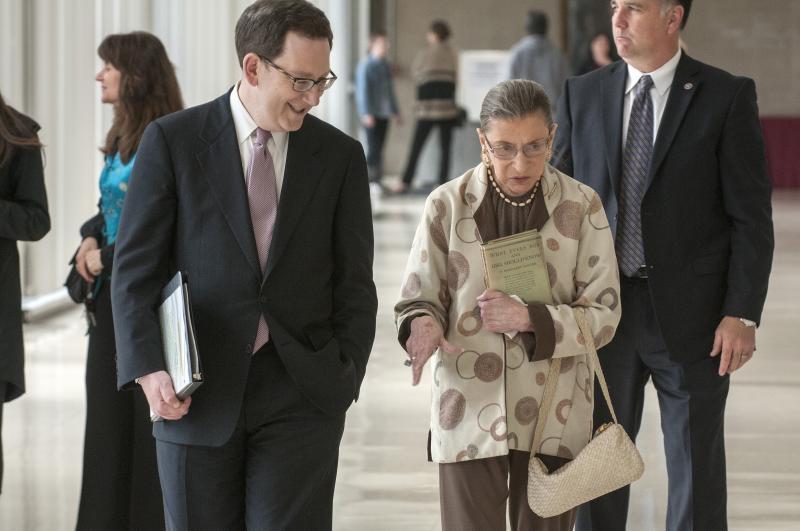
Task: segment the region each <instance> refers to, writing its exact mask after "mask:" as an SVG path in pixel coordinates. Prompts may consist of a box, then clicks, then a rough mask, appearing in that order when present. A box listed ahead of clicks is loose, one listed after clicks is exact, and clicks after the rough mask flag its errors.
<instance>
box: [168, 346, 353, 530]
mask: <svg viewBox="0 0 800 531" xmlns="http://www.w3.org/2000/svg"><path fill="white" fill-rule="evenodd" d="M189 414H190V415H191V410H190V411H189ZM344 419H345V415H344V413H342V414H340V415H338V416H334V417H331V416H328V415H326V414H325V413H323V412H322V411H320V410H319V409H317V408H316V407H315V406H314V405H313V404H311V402H309V401H308V399H306V398H305V397H304V396H303V395H302V394H301V393H300V390H299V389H298V388H297V385H296V384H295V383H294V381H293V380H292V377H291V376H290V375H289V374H288V373H287V372H286V368H285V367H284V365H283V362H282V361H281V359H280V357H279V356H278V353H277V352H276V351H275V348H274V347H273V346H272V344H271V343H268V344H267V345H265V346H264V347H262V348H261V349H260V350H259V351H258V352H257V353H255V354H254V355H253V357H252V360H251V362H250V372H249V374H248V377H247V388H246V389H245V392H244V400H243V403H242V410H241V415H240V417H239V421H238V423H237V425H236V427H235V428H234V432H233V434H232V435H231V438H230V440H228V441H227V442H226V443H225V444H223V445H222V446H219V447H208V446H189V445H182V444H174V443H170V442H165V441H158V442H157V450H158V467H159V473H160V476H161V485H162V488H163V491H164V510H165V512H166V519H167V527H168V528H169V529H170V530H173V531H203V530H209V531H212V530H213V531H217V530H220V529H224V530H226V531H228V530H243V529H247V530H248V531H255V530H262V529H263V530H278V529H280V530H282V531H287V530H298V531H307V530H309V531H310V530H314V531H324V530H326V529H331V527H332V518H333V488H334V485H335V483H336V470H337V465H338V460H339V442H340V441H341V438H342V432H343V430H344Z"/></svg>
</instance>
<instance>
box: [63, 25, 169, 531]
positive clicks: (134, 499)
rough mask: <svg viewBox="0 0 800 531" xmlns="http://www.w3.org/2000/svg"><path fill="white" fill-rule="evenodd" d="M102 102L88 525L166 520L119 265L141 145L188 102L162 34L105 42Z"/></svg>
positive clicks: (92, 264)
mask: <svg viewBox="0 0 800 531" xmlns="http://www.w3.org/2000/svg"><path fill="white" fill-rule="evenodd" d="M97 53H98V55H99V56H100V58H101V59H102V60H103V62H104V66H103V68H102V70H100V72H98V73H97V76H96V78H95V79H96V80H97V81H98V82H99V83H100V84H101V89H102V92H101V101H102V102H103V103H108V104H111V105H113V106H114V121H113V123H112V125H111V129H110V130H109V131H108V135H107V136H106V142H105V145H104V146H103V147H102V148H101V151H102V152H103V154H104V155H105V165H104V167H103V170H102V172H101V174H100V205H99V206H100V211H99V212H98V213H97V214H96V215H95V216H94V217H92V218H91V219H89V220H88V221H87V222H86V223H84V224H83V226H82V227H81V238H82V242H81V246H80V248H79V249H78V253H77V255H76V257H75V262H76V268H77V270H78V273H80V275H81V276H82V277H83V278H84V279H85V280H86V281H87V282H90V283H91V284H92V295H93V298H92V299H91V300H92V304H90V305H87V312H89V313H91V316H92V318H91V319H90V323H91V324H90V326H89V352H88V355H87V360H86V434H85V440H84V451H83V484H82V488H81V499H80V507H79V509H78V525H77V529H78V530H79V531H85V530H95V529H97V530H106V529H142V530H148V531H150V530H155V529H164V512H163V505H162V501H161V488H160V485H159V481H158V469H157V465H156V451H155V441H154V440H153V437H152V434H151V430H152V427H151V424H150V421H149V420H148V419H149V414H148V406H147V401H146V400H145V398H144V395H143V394H142V392H141V390H139V389H136V390H134V391H133V392H127V391H126V392H118V391H117V386H116V378H117V377H116V375H117V365H116V351H117V349H116V344H115V341H114V323H113V318H112V313H111V295H110V288H111V266H112V264H113V260H114V244H115V242H116V237H117V227H118V224H119V218H120V214H121V213H122V208H123V205H124V202H125V195H126V192H127V189H128V178H129V177H130V174H131V170H132V168H133V163H134V160H135V158H136V149H137V147H138V145H139V140H140V139H141V137H142V134H143V133H144V129H145V127H147V125H148V124H149V123H150V122H151V121H153V120H154V119H156V118H158V117H160V116H164V115H166V114H169V113H171V112H174V111H178V110H180V109H182V108H183V99H182V98H181V93H180V89H179V87H178V81H177V79H176V77H175V70H174V68H173V66H172V64H171V63H170V61H169V58H168V57H167V52H166V50H165V49H164V45H163V44H162V43H161V41H159V40H158V38H156V37H155V36H153V35H151V34H149V33H145V32H133V33H127V34H116V35H109V36H107V37H106V38H105V39H104V40H103V42H102V43H100V46H99V47H98V49H97Z"/></svg>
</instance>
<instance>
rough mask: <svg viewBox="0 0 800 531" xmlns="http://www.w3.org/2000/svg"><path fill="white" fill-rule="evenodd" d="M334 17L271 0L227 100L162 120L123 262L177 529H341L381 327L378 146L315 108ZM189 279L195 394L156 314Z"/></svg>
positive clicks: (256, 10) (130, 342)
mask: <svg viewBox="0 0 800 531" xmlns="http://www.w3.org/2000/svg"><path fill="white" fill-rule="evenodd" d="M331 42H332V34H331V30H330V25H329V23H328V20H327V18H326V17H325V15H324V13H322V11H320V10H319V9H317V8H316V7H314V6H313V5H311V4H310V3H308V2H305V1H303V0H260V1H258V2H256V3H254V4H253V5H251V6H249V7H248V8H247V9H246V10H245V11H244V13H243V14H242V16H241V18H240V19H239V22H238V23H237V26H236V48H237V53H238V57H239V61H240V63H241V66H242V77H241V80H240V81H239V83H237V85H236V86H235V87H234V88H233V89H232V90H231V91H230V92H228V93H227V94H225V95H223V96H221V97H220V98H218V99H216V100H214V101H211V102H209V103H206V104H204V105H200V106H198V107H195V108H192V109H188V110H185V111H182V112H178V113H175V114H172V115H169V116H167V117H164V118H162V119H159V120H156V121H155V122H153V123H152V124H151V125H150V126H149V127H148V128H147V130H146V131H145V134H144V137H143V138H142V141H141V144H140V146H139V151H138V153H137V160H136V165H135V167H134V170H133V174H132V176H131V180H130V185H129V190H128V196H127V198H126V203H125V209H124V212H123V214H122V220H121V223H120V230H119V235H118V238H117V247H116V258H115V261H114V273H113V275H112V278H113V279H114V280H113V288H112V289H113V309H114V320H115V327H116V331H117V348H118V371H119V376H118V384H119V386H120V388H124V387H129V386H131V385H133V383H134V381H136V382H138V384H139V385H141V386H142V388H143V389H144V392H145V394H146V395H147V399H148V402H149V403H150V406H151V408H152V409H153V410H154V411H155V412H156V413H158V414H159V415H161V416H162V417H164V418H165V419H168V420H166V421H165V422H159V423H157V424H156V425H155V427H154V435H155V437H156V439H157V451H158V464H159V474H160V478H161V484H162V489H163V492H164V507H165V513H166V520H167V525H168V527H169V528H170V529H176V530H188V529H192V530H194V529H244V528H247V529H315V530H316V529H330V527H331V519H332V498H333V488H334V484H335V480H336V470H337V461H338V448H339V442H340V440H341V436H342V431H343V429H344V420H345V411H346V410H347V408H348V406H349V405H350V404H351V402H352V401H353V400H354V399H355V398H357V396H358V390H359V386H360V384H361V381H362V379H363V377H364V372H365V368H366V364H367V358H368V356H369V353H370V349H371V347H372V341H373V338H374V333H375V314H376V308H377V301H376V295H375V286H374V284H373V282H372V252H373V235H372V223H371V214H370V203H369V187H368V181H367V168H366V162H365V159H364V152H363V150H362V148H361V146H360V145H359V144H358V142H356V141H354V140H352V139H351V138H350V137H348V136H347V135H345V134H344V133H342V132H340V131H338V130H337V129H335V128H333V127H332V126H330V125H328V124H326V123H324V122H322V121H320V120H319V119H317V118H315V117H313V116H308V115H307V114H308V111H309V110H311V108H312V107H314V106H316V105H317V104H318V103H319V100H320V97H321V96H322V94H323V92H324V91H325V89H327V88H328V87H329V86H330V85H331V84H332V83H333V81H334V80H335V75H334V74H333V73H332V72H331V71H330V63H329V59H330V49H331ZM177 270H180V271H183V272H185V273H186V274H187V276H188V281H189V289H190V291H191V297H192V311H193V314H194V319H195V325H196V330H197V336H198V350H199V353H200V357H201V361H202V364H203V376H204V379H205V383H204V384H203V385H202V386H201V387H200V388H199V389H198V390H197V391H196V392H195V394H194V395H193V396H192V397H191V399H189V398H187V399H185V400H183V401H181V400H179V399H178V398H177V397H176V396H175V393H174V390H173V388H172V384H171V381H170V379H169V376H168V375H167V373H166V372H165V371H164V362H163V354H162V348H161V339H160V331H159V327H158V320H157V315H156V308H157V306H158V303H159V292H160V291H161V289H162V287H163V286H164V285H165V283H166V282H167V281H168V280H169V278H170V276H171V275H172V274H173V273H174V272H175V271H177Z"/></svg>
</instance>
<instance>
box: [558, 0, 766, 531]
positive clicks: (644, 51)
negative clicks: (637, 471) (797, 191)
mask: <svg viewBox="0 0 800 531" xmlns="http://www.w3.org/2000/svg"><path fill="white" fill-rule="evenodd" d="M690 7H691V0H612V2H611V8H612V25H613V30H614V38H615V42H616V45H617V50H618V52H619V55H620V57H622V59H623V60H622V61H618V62H616V63H613V64H611V65H609V66H607V67H605V68H602V69H600V70H597V71H594V72H591V73H589V74H586V75H584V76H581V77H577V78H571V79H569V80H567V82H566V84H565V90H564V92H563V94H562V97H561V100H560V103H559V105H558V118H557V122H558V124H559V128H558V132H557V136H556V140H555V148H554V155H553V163H554V165H555V166H556V167H558V168H559V169H560V170H562V171H564V172H566V173H567V174H569V175H573V176H574V177H575V178H576V179H578V180H579V181H582V182H584V183H586V184H588V185H589V186H591V187H592V188H594V189H595V190H597V192H598V194H600V197H601V198H602V200H603V205H604V207H605V209H606V212H607V213H608V217H609V219H610V220H611V224H612V229H613V230H614V232H615V242H616V250H617V258H618V262H619V264H620V274H621V277H622V293H621V297H622V320H621V322H620V325H619V328H618V329H617V334H616V336H615V337H614V340H613V341H612V342H611V344H610V345H608V346H607V347H606V348H604V349H603V350H602V351H601V353H600V359H601V362H602V364H603V369H604V371H605V375H606V378H607V380H608V385H609V389H610V391H611V397H612V400H613V401H614V407H615V408H616V410H617V414H618V415H619V418H620V422H621V423H622V424H623V425H624V427H625V429H626V430H627V431H628V433H629V434H630V435H631V437H635V436H636V433H637V432H638V430H639V426H640V424H641V417H642V407H643V400H644V387H645V385H646V383H647V381H648V380H649V379H651V378H652V380H653V384H654V385H655V388H656V391H657V393H658V399H659V406H660V409H661V425H662V431H663V434H664V447H665V451H666V454H667V455H666V457H667V459H666V462H667V472H668V477H669V499H668V504H667V529H669V530H681V531H683V530H687V529H695V530H698V531H699V530H702V531H713V530H723V529H726V528H727V517H726V497H727V494H726V478H725V445H724V439H723V437H724V428H723V421H724V412H725V401H726V397H727V394H728V387H729V377H730V375H731V374H732V373H733V372H734V371H736V370H737V369H739V368H741V367H742V366H743V365H744V364H745V363H747V362H748V361H749V360H750V359H751V358H752V356H753V353H754V351H755V335H756V327H757V326H758V323H759V321H760V319H761V311H762V308H763V305H764V299H765V297H766V294H767V282H768V278H769V273H770V268H771V265H772V251H773V245H774V244H773V229H772V213H771V205H770V181H769V177H768V175H767V170H766V163H765V155H764V143H763V139H762V135H761V129H760V126H759V122H758V107H757V104H756V92H755V85H754V83H753V81H752V80H751V79H747V78H743V77H737V76H733V75H731V74H729V73H727V72H724V71H722V70H719V69H717V68H714V67H712V66H709V65H705V64H703V63H700V62H698V61H695V60H694V59H692V58H691V57H689V56H688V55H686V54H685V53H684V52H682V51H681V50H680V48H679V46H678V38H679V35H680V30H681V29H682V28H683V26H684V25H685V24H686V19H687V17H688V15H689V10H690ZM595 403H596V404H598V408H597V409H596V411H595V419H594V420H595V424H596V425H599V424H600V423H602V422H605V421H607V420H608V412H607V410H605V408H602V407H599V406H600V405H602V404H603V401H602V400H597V401H596V402H595ZM628 495H629V489H628V488H624V489H620V490H618V491H616V492H613V493H610V494H608V495H606V496H604V497H602V498H600V499H597V500H595V501H593V502H591V503H589V504H587V505H585V506H583V507H582V508H581V510H580V512H579V515H578V526H577V529H579V530H582V531H586V530H590V529H593V530H604V531H606V530H623V529H625V522H626V517H627V512H628Z"/></svg>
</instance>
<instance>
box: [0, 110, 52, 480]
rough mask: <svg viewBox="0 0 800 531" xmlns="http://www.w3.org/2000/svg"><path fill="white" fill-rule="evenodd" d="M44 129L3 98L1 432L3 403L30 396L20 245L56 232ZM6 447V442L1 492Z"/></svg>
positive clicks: (0, 163) (0, 168)
mask: <svg viewBox="0 0 800 531" xmlns="http://www.w3.org/2000/svg"><path fill="white" fill-rule="evenodd" d="M38 131H39V125H38V124H37V123H36V122H34V121H33V120H32V119H31V118H29V117H27V116H25V115H23V114H20V113H19V112H17V111H16V110H14V109H12V108H11V107H9V106H8V105H6V103H5V101H4V100H3V96H2V95H0V294H2V296H1V297H0V432H1V431H2V421H3V403H4V402H10V401H12V400H14V399H15V398H18V397H20V396H21V395H22V394H23V393H24V392H25V376H24V374H23V367H24V349H23V344H22V307H21V302H22V300H21V299H22V291H21V289H20V270H19V252H18V251H17V241H37V240H41V239H42V238H43V237H44V235H45V234H47V233H48V232H49V231H50V214H49V213H48V210H47V193H46V192H45V187H44V165H43V163H42V144H41V142H39V137H38V135H37V132H38ZM2 483H3V443H2V439H1V438H0V490H2Z"/></svg>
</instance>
